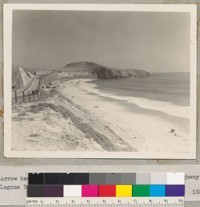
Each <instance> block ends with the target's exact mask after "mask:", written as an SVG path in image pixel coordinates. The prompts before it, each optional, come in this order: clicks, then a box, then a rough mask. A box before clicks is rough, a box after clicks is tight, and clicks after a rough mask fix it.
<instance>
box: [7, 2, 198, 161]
mask: <svg viewBox="0 0 200 207" xmlns="http://www.w3.org/2000/svg"><path fill="white" fill-rule="evenodd" d="M4 19H5V23H4V47H5V48H4V97H5V102H4V108H5V122H4V134H5V136H4V143H5V156H7V157H63V158H146V159H195V157H196V7H195V6H193V5H103V4H102V5H87V4H86V5H74V4H72V5H70V4H69V5H59V4H57V5H52V4H49V5H42V4H40V5H37V4H35V5H31V4H30V5H20V4H18V5H15V4H12V5H6V6H5V8H4Z"/></svg>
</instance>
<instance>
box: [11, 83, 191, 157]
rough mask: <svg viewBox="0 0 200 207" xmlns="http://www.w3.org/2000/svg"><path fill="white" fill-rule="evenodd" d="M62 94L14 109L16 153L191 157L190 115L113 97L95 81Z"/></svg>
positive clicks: (66, 87) (64, 86)
mask: <svg viewBox="0 0 200 207" xmlns="http://www.w3.org/2000/svg"><path fill="white" fill-rule="evenodd" d="M56 90H57V93H56V94H55V95H54V96H53V97H49V98H47V99H45V100H40V101H36V102H31V103H22V104H18V105H15V106H13V113H12V116H13V117H12V134H13V137H12V150H21V151H23V150H25V151H28V150H29V151H31V150H35V151H40V150H42V151H57V150H59V151H99V152H100V151H111V152H112V151H113V152H117V151H119V152H120V151H121V152H151V153H152V152H155V153H157V152H173V153H174V152H177V153H180V152H183V153H187V152H189V147H190V146H189V143H190V140H189V131H188V130H187V127H185V126H186V125H187V119H185V117H186V116H187V110H184V112H183V113H182V110H183V109H181V108H179V109H176V107H177V108H178V106H176V107H173V104H171V105H170V103H169V104H168V103H161V102H153V101H150V102H148V101H147V100H145V99H141V98H133V97H132V98H130V97H121V96H116V95H110V94H108V93H104V92H102V91H100V90H98V89H97V88H96V87H95V84H93V83H91V80H89V79H76V80H68V81H65V82H62V83H60V85H59V87H58V88H57V89H56ZM168 105H169V106H170V107H166V106H168ZM147 106H149V108H147ZM157 106H158V107H157ZM165 108H167V109H168V111H166V110H165ZM185 108H186V107H185ZM162 109H164V110H162ZM173 111H177V113H175V114H176V116H172V113H173ZM183 117H184V118H183ZM19 129H20V130H19Z"/></svg>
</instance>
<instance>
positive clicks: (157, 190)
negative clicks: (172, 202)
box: [150, 185, 165, 197]
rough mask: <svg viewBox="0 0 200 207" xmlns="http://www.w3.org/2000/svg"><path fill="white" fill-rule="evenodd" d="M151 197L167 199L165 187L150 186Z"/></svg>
mask: <svg viewBox="0 0 200 207" xmlns="http://www.w3.org/2000/svg"><path fill="white" fill-rule="evenodd" d="M150 196H152V197H165V185H150Z"/></svg>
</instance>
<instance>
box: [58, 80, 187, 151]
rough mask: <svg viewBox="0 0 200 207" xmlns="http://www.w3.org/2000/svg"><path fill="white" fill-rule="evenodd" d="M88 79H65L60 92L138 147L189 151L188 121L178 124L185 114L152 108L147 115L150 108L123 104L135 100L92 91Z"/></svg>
mask: <svg viewBox="0 0 200 207" xmlns="http://www.w3.org/2000/svg"><path fill="white" fill-rule="evenodd" d="M87 81H89V80H88V79H87V80H86V79H77V80H69V81H66V82H64V83H63V84H61V86H60V87H61V89H60V92H61V93H62V94H63V95H64V96H66V97H67V98H68V99H70V100H72V101H73V102H74V103H76V104H78V105H79V106H81V107H82V108H83V109H85V110H87V111H88V112H90V113H91V114H93V116H94V117H98V118H99V119H100V120H101V121H102V123H105V124H106V125H108V126H109V127H110V128H111V129H112V130H113V131H114V132H115V133H116V134H117V135H118V136H119V137H121V138H122V139H123V140H125V141H126V142H127V143H128V144H130V146H131V147H134V148H135V149H136V150H138V151H153V152H158V151H162V150H165V151H167V152H170V151H171V152H189V143H190V142H189V132H188V131H187V129H184V126H186V125H187V123H186V122H187V121H186V120H185V123H184V124H183V123H182V124H181V123H180V124H178V122H180V120H181V119H183V118H177V117H175V118H174V117H172V116H171V117H170V115H167V117H168V118H166V115H165V114H163V117H162V116H159V113H160V112H155V113H154V114H152V113H151V112H150V113H148V115H147V113H145V112H147V111H148V110H149V109H142V108H140V110H141V111H140V112H139V113H137V112H135V111H134V110H138V108H137V109H136V108H134V110H127V107H126V106H124V105H127V104H132V103H125V102H124V103H123V100H121V99H119V100H115V99H113V97H110V98H109V97H105V96H101V95H99V94H96V93H93V92H94V91H91V90H93V88H91V87H90V86H91V84H87ZM132 105H133V104H132ZM129 108H130V107H129ZM142 110H143V112H142ZM144 111H145V112H144ZM149 111H152V110H149ZM160 114H161V113H160ZM172 120H173V121H174V122H172ZM183 120H184V119H183ZM183 122H184V121H183ZM150 148H152V149H150Z"/></svg>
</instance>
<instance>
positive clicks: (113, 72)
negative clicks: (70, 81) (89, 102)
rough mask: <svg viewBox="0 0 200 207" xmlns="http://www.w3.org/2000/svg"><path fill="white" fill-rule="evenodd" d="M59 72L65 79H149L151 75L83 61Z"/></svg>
mask: <svg viewBox="0 0 200 207" xmlns="http://www.w3.org/2000/svg"><path fill="white" fill-rule="evenodd" d="M59 72H60V73H61V74H62V76H65V77H70V78H73V77H77V78H97V79H118V78H130V77H137V78H143V77H149V76H150V73H149V72H146V71H144V70H138V69H115V68H109V67H106V66H103V65H100V64H97V63H93V62H87V61H81V62H75V63H70V64H67V65H66V66H65V67H63V68H62V69H61V70H59Z"/></svg>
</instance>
